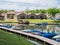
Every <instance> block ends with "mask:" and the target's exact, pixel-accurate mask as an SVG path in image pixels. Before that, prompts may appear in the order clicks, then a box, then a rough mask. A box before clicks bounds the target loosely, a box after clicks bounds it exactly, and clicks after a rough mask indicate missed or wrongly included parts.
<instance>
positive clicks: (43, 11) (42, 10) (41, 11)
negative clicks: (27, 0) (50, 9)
mask: <svg viewBox="0 0 60 45" xmlns="http://www.w3.org/2000/svg"><path fill="white" fill-rule="evenodd" d="M39 11H40V13H43V14H45V13H47V11H46V10H45V9H40V10H39Z"/></svg>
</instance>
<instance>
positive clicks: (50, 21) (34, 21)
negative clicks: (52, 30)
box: [21, 19, 54, 23]
mask: <svg viewBox="0 0 60 45" xmlns="http://www.w3.org/2000/svg"><path fill="white" fill-rule="evenodd" d="M21 20H23V21H26V20H27V21H29V22H30V23H42V22H47V23H54V20H47V19H43V20H41V19H21Z"/></svg>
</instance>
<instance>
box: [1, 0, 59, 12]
mask: <svg viewBox="0 0 60 45" xmlns="http://www.w3.org/2000/svg"><path fill="white" fill-rule="evenodd" d="M52 7H56V8H60V0H0V10H1V9H7V10H16V11H24V10H26V9H27V8H28V9H48V8H52Z"/></svg>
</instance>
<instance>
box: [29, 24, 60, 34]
mask: <svg viewBox="0 0 60 45" xmlns="http://www.w3.org/2000/svg"><path fill="white" fill-rule="evenodd" d="M30 29H35V30H41V31H42V32H55V33H57V34H60V25H34V26H30Z"/></svg>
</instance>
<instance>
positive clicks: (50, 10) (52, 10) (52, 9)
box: [47, 8, 59, 17]
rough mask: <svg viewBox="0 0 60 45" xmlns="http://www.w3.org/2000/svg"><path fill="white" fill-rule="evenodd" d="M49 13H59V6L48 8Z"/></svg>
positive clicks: (53, 14)
mask: <svg viewBox="0 0 60 45" xmlns="http://www.w3.org/2000/svg"><path fill="white" fill-rule="evenodd" d="M47 12H48V14H50V15H52V16H53V17H54V16H55V14H56V13H59V11H58V9H57V8H49V9H48V10H47Z"/></svg>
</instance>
